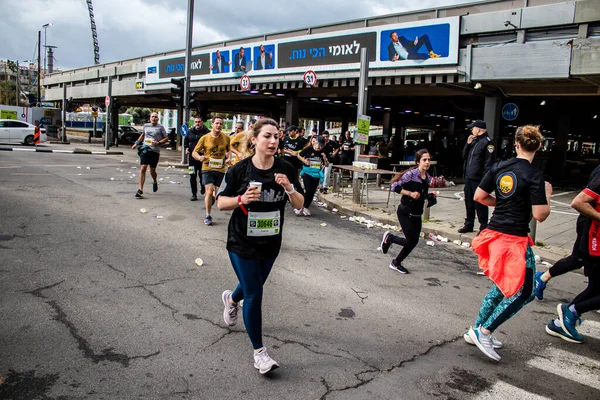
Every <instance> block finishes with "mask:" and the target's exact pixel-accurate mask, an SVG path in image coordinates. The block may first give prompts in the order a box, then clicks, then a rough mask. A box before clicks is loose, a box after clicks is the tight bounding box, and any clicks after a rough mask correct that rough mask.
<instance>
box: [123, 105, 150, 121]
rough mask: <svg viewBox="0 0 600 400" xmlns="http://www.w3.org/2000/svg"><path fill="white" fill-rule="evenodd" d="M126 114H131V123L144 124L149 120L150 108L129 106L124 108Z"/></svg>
mask: <svg viewBox="0 0 600 400" xmlns="http://www.w3.org/2000/svg"><path fill="white" fill-rule="evenodd" d="M125 112H126V113H127V114H131V115H133V123H134V124H136V125H140V124H144V123H146V122H148V121H149V120H150V114H151V113H152V110H151V109H149V108H143V107H130V108H128V109H127V110H125Z"/></svg>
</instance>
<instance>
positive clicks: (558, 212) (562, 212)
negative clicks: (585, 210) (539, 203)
mask: <svg viewBox="0 0 600 400" xmlns="http://www.w3.org/2000/svg"><path fill="white" fill-rule="evenodd" d="M551 212H552V213H556V214H566V215H574V216H576V217H578V216H579V214H578V213H572V212H566V211H558V210H551Z"/></svg>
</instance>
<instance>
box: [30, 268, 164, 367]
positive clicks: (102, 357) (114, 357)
mask: <svg viewBox="0 0 600 400" xmlns="http://www.w3.org/2000/svg"><path fill="white" fill-rule="evenodd" d="M63 282H64V280H63V281H60V282H57V283H53V284H51V285H48V286H44V287H41V288H38V289H35V290H32V291H30V292H25V293H28V294H31V295H33V296H35V297H37V298H40V299H44V300H47V301H46V304H48V305H49V306H50V307H51V308H52V309H53V310H54V312H55V316H54V320H56V321H58V322H60V323H61V324H63V325H64V326H65V327H66V328H67V330H68V331H69V333H70V334H71V336H72V337H73V339H75V341H76V342H77V344H78V348H79V350H81V352H82V353H83V356H84V357H85V358H88V359H90V360H92V361H93V362H94V363H95V364H98V363H100V362H102V361H111V362H116V363H120V364H121V365H123V366H124V367H129V363H130V361H131V360H134V359H136V358H144V359H147V358H150V357H153V356H156V355H158V354H160V350H159V351H156V352H154V353H150V354H147V355H142V356H133V357H130V356H128V355H127V354H125V353H117V352H114V351H113V348H112V347H109V348H106V349H103V350H102V351H101V352H100V354H96V353H95V352H94V350H93V349H92V346H91V345H90V344H89V342H88V341H87V340H86V339H85V338H84V337H83V336H82V335H81V334H80V333H79V330H78V329H77V327H76V326H75V324H74V323H73V322H71V321H70V320H69V319H68V318H67V314H66V313H65V312H64V311H63V309H62V308H61V307H60V305H59V304H58V302H57V301H56V300H48V298H47V297H46V296H44V295H43V294H42V292H43V291H44V290H48V289H52V288H54V287H56V286H58V285H60V284H62V283H63Z"/></svg>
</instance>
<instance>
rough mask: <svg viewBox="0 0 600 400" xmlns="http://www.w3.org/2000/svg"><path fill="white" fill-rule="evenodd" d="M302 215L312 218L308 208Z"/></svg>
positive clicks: (304, 209)
mask: <svg viewBox="0 0 600 400" xmlns="http://www.w3.org/2000/svg"><path fill="white" fill-rule="evenodd" d="M302 214H303V215H304V216H305V217H310V216H311V215H312V214H311V213H310V211H308V208H303V209H302Z"/></svg>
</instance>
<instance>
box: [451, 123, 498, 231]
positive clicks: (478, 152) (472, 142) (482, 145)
mask: <svg viewBox="0 0 600 400" xmlns="http://www.w3.org/2000/svg"><path fill="white" fill-rule="evenodd" d="M467 127H468V128H470V129H471V132H472V133H471V135H470V136H469V138H468V139H467V143H466V144H465V147H464V149H463V153H462V154H463V159H464V160H465V188H464V192H465V208H466V211H467V216H466V218H465V225H464V226H463V227H462V228H460V229H459V230H458V232H459V233H467V232H473V228H474V226H475V213H477V219H478V220H479V231H480V232H481V231H482V230H484V229H485V228H486V227H487V224H488V214H489V212H488V208H487V206H485V205H483V204H481V203H477V202H475V201H474V200H473V196H475V191H476V190H477V187H478V186H479V182H481V179H483V176H484V175H485V174H486V173H487V172H488V171H489V169H490V167H491V166H492V164H493V163H494V153H495V150H496V149H495V147H494V145H493V144H492V139H490V137H489V135H488V134H487V131H486V129H487V125H486V123H485V121H482V120H480V119H478V120H476V121H473V123H472V124H469V125H467Z"/></svg>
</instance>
